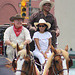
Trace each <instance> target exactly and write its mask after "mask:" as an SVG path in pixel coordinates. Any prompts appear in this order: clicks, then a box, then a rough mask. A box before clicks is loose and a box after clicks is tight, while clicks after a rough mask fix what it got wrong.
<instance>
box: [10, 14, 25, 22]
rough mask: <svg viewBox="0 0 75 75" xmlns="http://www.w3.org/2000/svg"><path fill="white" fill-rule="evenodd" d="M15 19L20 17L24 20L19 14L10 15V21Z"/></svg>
mask: <svg viewBox="0 0 75 75" xmlns="http://www.w3.org/2000/svg"><path fill="white" fill-rule="evenodd" d="M15 19H22V20H24V18H22V17H21V15H20V14H16V15H15V16H12V17H10V21H12V22H13V21H14V20H15Z"/></svg>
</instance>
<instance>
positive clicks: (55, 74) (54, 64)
mask: <svg viewBox="0 0 75 75" xmlns="http://www.w3.org/2000/svg"><path fill="white" fill-rule="evenodd" d="M56 56H60V57H61V56H62V55H59V54H56V55H55V56H54V58H53V60H52V65H51V67H52V70H53V72H54V75H59V73H61V72H62V71H64V70H67V69H61V70H58V69H57V67H56V62H55V61H54V59H55V57H56ZM62 60H64V59H62ZM53 66H55V70H54V67H53Z"/></svg>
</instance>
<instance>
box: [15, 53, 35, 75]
mask: <svg viewBox="0 0 75 75" xmlns="http://www.w3.org/2000/svg"><path fill="white" fill-rule="evenodd" d="M26 57H29V58H30V61H31V62H30V64H29V66H28V71H23V70H16V69H15V72H17V71H19V72H22V73H24V74H25V75H28V73H29V70H30V66H31V65H33V70H32V71H33V72H34V66H35V65H34V64H35V61H34V57H33V56H32V55H31V54H30V55H27V56H26ZM21 60H22V59H21ZM24 63H25V64H26V65H27V64H28V62H27V61H26V60H25V59H24ZM33 72H32V74H31V75H33Z"/></svg>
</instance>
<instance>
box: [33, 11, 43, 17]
mask: <svg viewBox="0 0 75 75" xmlns="http://www.w3.org/2000/svg"><path fill="white" fill-rule="evenodd" d="M41 12H42V11H37V12H35V13H33V14H32V16H34V17H35V16H38V15H39V14H41Z"/></svg>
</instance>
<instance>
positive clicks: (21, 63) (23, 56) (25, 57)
mask: <svg viewBox="0 0 75 75" xmlns="http://www.w3.org/2000/svg"><path fill="white" fill-rule="evenodd" d="M17 51H18V56H17V59H16V60H13V64H12V65H13V67H14V70H15V71H16V75H32V74H33V75H37V73H39V70H38V69H37V67H36V66H35V61H34V58H33V55H32V52H30V47H29V44H27V46H26V49H23V50H20V48H19V46H18V45H17Z"/></svg>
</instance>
